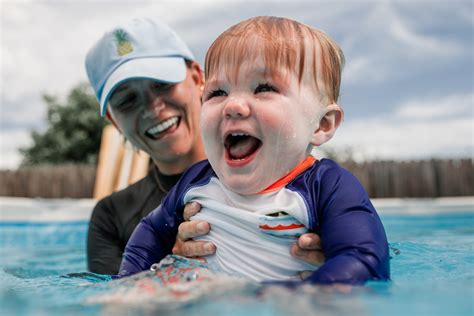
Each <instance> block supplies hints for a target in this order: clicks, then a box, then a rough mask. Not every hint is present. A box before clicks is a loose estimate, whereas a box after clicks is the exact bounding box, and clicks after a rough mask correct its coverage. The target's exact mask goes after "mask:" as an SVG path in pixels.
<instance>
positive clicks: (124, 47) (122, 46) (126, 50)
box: [114, 29, 133, 56]
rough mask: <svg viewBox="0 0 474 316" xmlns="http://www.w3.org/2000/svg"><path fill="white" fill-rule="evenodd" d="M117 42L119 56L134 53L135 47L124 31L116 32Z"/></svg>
mask: <svg viewBox="0 0 474 316" xmlns="http://www.w3.org/2000/svg"><path fill="white" fill-rule="evenodd" d="M114 36H115V40H116V41H117V54H119V56H123V55H127V54H130V53H131V52H133V47H132V44H131V43H130V41H129V40H128V39H127V33H125V31H124V30H122V29H118V30H116V31H115V32H114Z"/></svg>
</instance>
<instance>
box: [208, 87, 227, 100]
mask: <svg viewBox="0 0 474 316" xmlns="http://www.w3.org/2000/svg"><path fill="white" fill-rule="evenodd" d="M226 95H227V93H226V92H225V91H224V90H221V89H216V90H212V91H211V92H209V93H208V94H207V98H206V99H207V100H209V99H212V98H215V97H224V96H226Z"/></svg>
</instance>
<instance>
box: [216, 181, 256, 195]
mask: <svg viewBox="0 0 474 316" xmlns="http://www.w3.org/2000/svg"><path fill="white" fill-rule="evenodd" d="M223 184H224V186H225V187H226V189H227V190H229V191H232V192H234V193H237V194H240V195H254V194H257V193H259V192H260V191H263V190H264V189H265V187H262V188H260V186H258V185H255V184H253V185H249V182H248V181H247V182H246V181H244V182H243V183H239V182H238V181H233V182H230V181H223Z"/></svg>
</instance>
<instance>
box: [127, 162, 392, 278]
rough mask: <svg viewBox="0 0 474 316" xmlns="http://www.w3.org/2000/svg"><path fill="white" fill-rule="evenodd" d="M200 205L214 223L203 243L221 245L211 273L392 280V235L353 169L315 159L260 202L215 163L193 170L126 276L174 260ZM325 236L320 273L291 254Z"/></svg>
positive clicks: (143, 239) (146, 230)
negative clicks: (229, 181)
mask: <svg viewBox="0 0 474 316" xmlns="http://www.w3.org/2000/svg"><path fill="white" fill-rule="evenodd" d="M191 201H196V202H198V203H200V204H201V206H202V208H201V212H200V213H198V214H197V215H196V216H194V217H193V219H197V220H205V221H207V222H209V223H210V225H211V231H210V233H209V234H208V235H206V236H203V237H201V238H200V239H201V240H208V241H211V242H213V243H214V244H215V245H216V249H217V250H216V253H215V254H214V255H212V256H208V257H206V259H207V261H208V265H209V268H210V269H211V270H213V271H216V272H225V273H228V274H231V275H235V276H242V277H245V278H248V279H251V280H255V281H294V280H297V279H298V272H300V271H304V270H311V271H314V272H313V273H312V274H311V275H310V276H309V277H308V278H307V279H305V280H304V281H303V282H309V283H322V284H328V283H336V282H337V283H348V284H362V283H364V282H366V281H368V280H388V279H389V278H390V268H389V253H388V244H387V238H386V235H385V231H384V228H383V226H382V223H381V221H380V218H379V217H378V215H377V213H376V211H375V209H374V207H373V206H372V204H371V202H370V200H369V198H368V196H367V193H366V192H365V190H364V188H363V187H362V185H361V184H360V183H359V181H358V180H357V179H356V178H355V177H354V176H353V175H352V174H350V173H349V172H348V171H347V170H345V169H343V168H341V167H340V166H339V165H337V164H336V163H335V162H333V161H331V160H329V159H322V160H320V161H316V159H315V158H314V157H312V156H310V157H308V158H307V159H306V160H304V161H303V162H302V163H301V164H300V165H298V166H297V167H296V168H295V169H294V170H292V171H291V172H290V173H289V174H288V175H286V176H285V177H283V178H282V179H280V180H278V181H277V182H275V183H274V184H273V185H271V186H270V187H269V188H267V189H265V190H264V191H262V192H259V193H258V194H255V195H239V194H236V193H234V192H231V191H229V190H227V189H226V188H225V187H224V185H223V184H222V183H221V182H220V181H219V179H218V178H217V176H216V174H215V173H214V171H213V170H212V168H211V166H210V164H209V162H208V161H207V160H205V161H201V162H199V163H197V164H195V165H193V166H191V167H190V168H189V169H188V170H187V171H186V172H185V173H184V174H183V176H182V177H181V179H180V181H179V182H178V183H177V184H176V186H175V187H174V188H173V189H172V190H171V191H170V192H169V193H168V195H167V196H166V197H165V199H164V200H163V202H162V204H161V205H160V206H159V207H158V208H157V209H155V210H154V211H152V212H151V213H150V214H149V215H148V216H147V217H145V218H143V219H142V221H141V222H140V224H139V225H138V226H137V228H136V229H135V231H134V233H133V234H132V236H131V238H130V240H129V242H128V244H127V247H126V249H125V252H124V256H123V259H122V264H121V267H120V276H126V275H130V274H134V273H137V272H140V271H143V270H148V269H149V268H150V266H151V265H152V264H153V263H155V262H159V261H160V260H161V259H162V258H164V257H165V256H166V255H168V254H170V253H171V250H172V247H173V245H174V243H175V239H176V235H177V231H178V226H179V224H181V223H182V222H183V220H184V219H183V210H184V205H185V204H186V203H188V202H191ZM308 231H312V232H315V233H317V234H319V236H320V237H321V243H322V248H323V252H324V255H325V257H326V261H325V263H324V264H322V265H321V266H319V267H318V266H313V265H310V264H308V263H305V262H303V261H301V260H298V259H296V258H294V257H292V256H291V255H290V246H291V244H293V243H294V242H295V241H296V238H297V237H298V236H300V235H301V234H303V233H305V232H308Z"/></svg>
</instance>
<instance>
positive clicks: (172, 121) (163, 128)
mask: <svg viewBox="0 0 474 316" xmlns="http://www.w3.org/2000/svg"><path fill="white" fill-rule="evenodd" d="M180 121H181V119H180V117H179V116H173V117H170V118H169V119H167V120H165V121H162V122H160V123H158V124H156V125H155V126H153V127H150V128H149V129H147V131H146V132H145V135H146V136H148V137H150V138H152V139H155V140H156V139H159V138H161V137H163V136H164V135H166V134H167V133H168V132H172V131H174V130H175V129H177V128H178V126H179V123H180Z"/></svg>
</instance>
